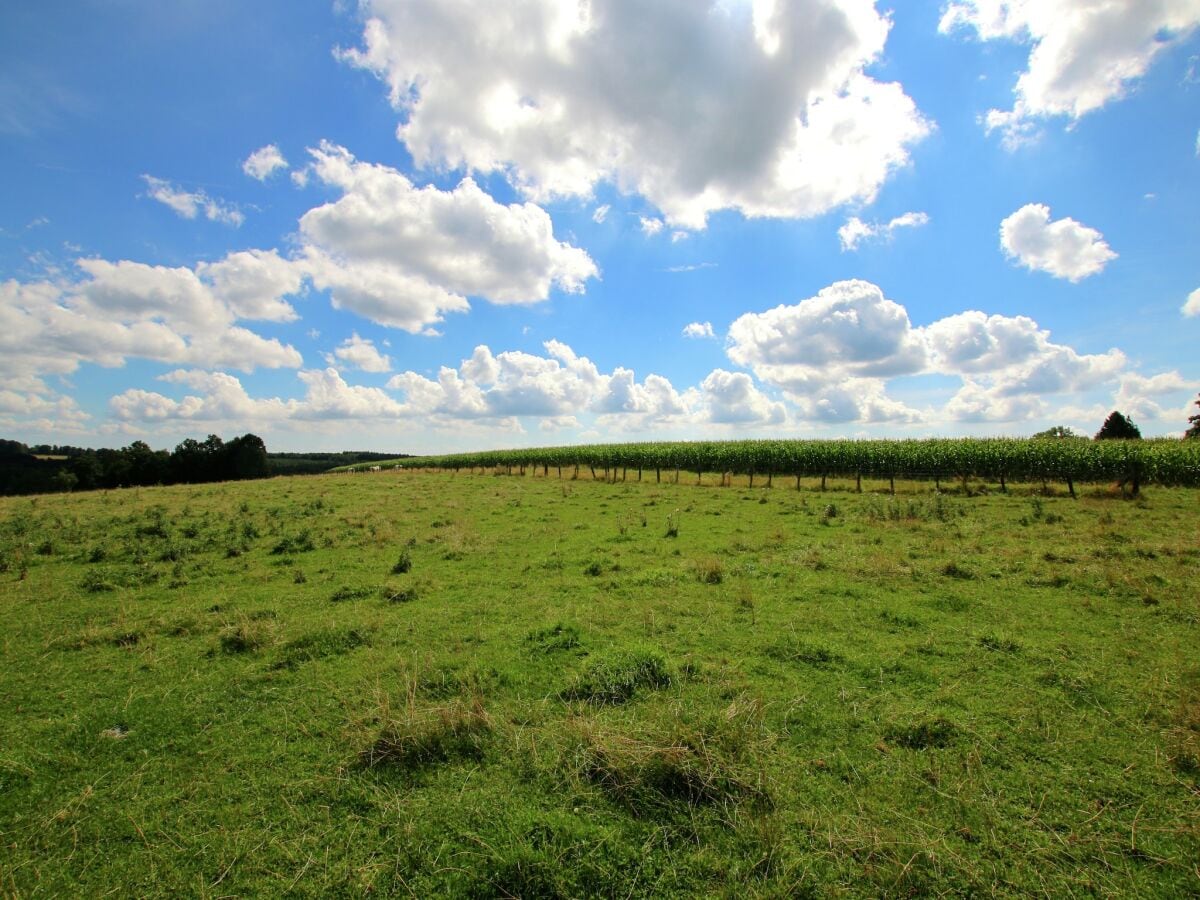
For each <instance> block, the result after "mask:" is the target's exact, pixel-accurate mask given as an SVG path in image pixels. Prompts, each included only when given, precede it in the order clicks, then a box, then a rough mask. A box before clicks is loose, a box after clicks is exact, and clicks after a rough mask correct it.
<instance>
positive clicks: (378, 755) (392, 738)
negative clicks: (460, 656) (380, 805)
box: [359, 697, 494, 772]
mask: <svg viewBox="0 0 1200 900" xmlns="http://www.w3.org/2000/svg"><path fill="white" fill-rule="evenodd" d="M493 728H494V726H493V722H492V717H491V716H489V715H488V713H487V710H485V709H484V708H483V704H482V702H481V701H480V700H479V698H478V697H473V698H471V699H470V700H469V701H454V702H452V703H450V704H449V705H447V706H442V707H438V708H436V709H425V710H419V709H416V708H415V707H413V706H412V705H411V704H410V705H409V706H408V707H407V708H406V709H405V711H404V714H403V715H402V716H400V717H399V718H396V719H392V720H390V721H386V722H385V723H384V724H383V726H382V727H381V728H380V730H379V734H378V736H377V737H376V738H375V741H374V742H373V743H372V744H371V746H370V747H367V748H366V749H365V750H363V751H362V752H361V753H360V754H359V761H360V762H361V763H362V764H363V765H364V766H366V767H368V768H374V767H377V766H388V767H389V768H392V769H396V770H399V771H406V772H415V771H419V770H420V769H423V768H426V767H428V766H433V765H438V764H441V763H447V762H455V761H458V760H464V759H471V760H481V759H483V756H484V753H485V751H486V748H487V744H488V743H489V742H490V740H491V737H492V731H493Z"/></svg>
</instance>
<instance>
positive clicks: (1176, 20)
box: [939, 0, 1200, 147]
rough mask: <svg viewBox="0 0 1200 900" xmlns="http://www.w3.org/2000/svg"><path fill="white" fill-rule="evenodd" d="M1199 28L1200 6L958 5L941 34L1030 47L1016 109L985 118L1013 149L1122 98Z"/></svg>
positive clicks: (1036, 0)
mask: <svg viewBox="0 0 1200 900" xmlns="http://www.w3.org/2000/svg"><path fill="white" fill-rule="evenodd" d="M1197 25H1200V3H1198V2H1197V0H1107V2H1097V0H956V2H952V3H950V4H948V5H947V7H946V9H945V11H944V13H943V15H942V19H941V23H940V25H939V30H940V31H942V32H943V33H949V32H951V31H954V30H955V29H959V28H964V29H971V30H973V31H974V32H975V33H976V34H977V35H978V37H979V38H980V39H981V40H985V41H991V40H1009V41H1019V42H1021V43H1026V44H1028V45H1030V51H1029V60H1028V65H1027V66H1026V68H1025V71H1024V72H1022V73H1021V75H1020V77H1019V78H1018V79H1017V84H1016V89H1015V98H1014V102H1013V107H1012V109H1011V110H999V109H993V110H990V111H989V112H988V113H987V115H986V117H985V122H986V123H987V126H988V129H989V130H991V129H996V128H998V129H1001V130H1002V131H1003V132H1004V135H1005V141H1006V143H1007V144H1008V145H1009V146H1010V147H1015V146H1018V145H1019V144H1021V143H1023V142H1025V141H1027V140H1028V139H1029V138H1030V137H1031V136H1032V135H1033V134H1035V133H1036V127H1037V126H1036V123H1037V121H1038V120H1039V119H1044V118H1046V117H1051V116H1066V117H1069V118H1070V119H1072V120H1077V119H1079V118H1080V117H1082V116H1084V115H1086V114H1088V113H1090V112H1093V111H1094V110H1097V109H1100V108H1101V107H1103V106H1104V105H1105V104H1107V103H1109V102H1111V101H1113V100H1119V99H1120V98H1122V97H1124V96H1125V94H1126V93H1127V92H1128V91H1129V89H1130V86H1131V85H1132V84H1133V83H1134V82H1136V81H1137V80H1138V79H1139V78H1141V77H1142V76H1143V75H1145V73H1146V71H1147V70H1148V69H1149V68H1150V65H1151V64H1152V63H1153V62H1154V58H1155V57H1156V56H1158V54H1160V53H1161V52H1163V50H1165V49H1166V48H1168V47H1170V46H1172V45H1173V44H1175V43H1178V42H1180V41H1182V40H1183V39H1185V38H1186V37H1187V36H1188V35H1189V34H1190V33H1191V32H1192V31H1193V30H1194V29H1195V28H1196V26H1197Z"/></svg>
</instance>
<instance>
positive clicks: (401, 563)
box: [392, 550, 412, 575]
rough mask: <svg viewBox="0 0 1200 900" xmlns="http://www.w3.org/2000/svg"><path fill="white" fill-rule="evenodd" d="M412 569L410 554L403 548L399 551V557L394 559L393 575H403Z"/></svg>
mask: <svg viewBox="0 0 1200 900" xmlns="http://www.w3.org/2000/svg"><path fill="white" fill-rule="evenodd" d="M411 571H412V554H411V553H409V552H408V550H403V551H401V553H400V558H399V559H398V560H396V564H395V565H394V566H392V574H393V575H404V574H405V573H407V572H411Z"/></svg>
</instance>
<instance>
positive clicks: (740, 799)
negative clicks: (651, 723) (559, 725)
mask: <svg viewBox="0 0 1200 900" xmlns="http://www.w3.org/2000/svg"><path fill="white" fill-rule="evenodd" d="M767 743H769V738H768V735H767V733H766V731H765V729H764V728H763V722H762V707H761V705H760V704H759V703H757V702H754V701H748V700H745V699H739V700H735V701H734V702H733V703H732V704H731V705H730V706H729V707H728V708H727V709H726V710H725V711H724V713H723V714H721V715H717V716H709V717H704V718H701V719H700V720H699V721H694V722H693V721H688V719H687V718H685V717H680V718H678V719H676V720H675V721H674V722H672V723H670V724H669V725H668V726H667V727H666V728H664V729H662V730H659V731H656V732H652V733H650V734H646V735H638V736H631V735H627V734H621V733H619V732H614V731H605V730H602V729H601V728H599V727H598V726H596V725H594V724H590V723H589V724H585V725H583V726H581V727H580V728H579V731H578V734H577V739H576V742H575V745H574V747H573V748H572V749H571V750H570V751H569V752H568V754H567V757H566V765H567V768H568V771H569V772H570V773H571V774H573V775H574V776H575V777H577V778H579V779H580V780H582V781H585V782H588V783H590V784H593V785H595V786H597V787H599V788H600V789H601V790H602V791H603V792H604V793H605V794H606V795H607V796H608V797H610V798H611V799H612V800H614V801H615V802H616V803H618V804H619V805H621V806H623V807H625V808H626V809H628V810H629V811H630V812H631V813H633V814H635V815H649V814H653V813H656V812H663V811H668V810H669V808H671V807H675V806H678V805H681V804H682V805H686V806H716V807H722V808H726V809H728V808H731V807H734V806H737V805H739V804H742V803H749V804H750V805H752V806H753V807H755V808H758V809H766V808H770V807H771V806H772V799H771V795H770V793H769V791H768V790H767V786H766V777H765V775H764V773H763V771H762V769H761V766H760V765H759V758H760V754H761V752H762V750H763V748H764V747H765V745H766V744H767Z"/></svg>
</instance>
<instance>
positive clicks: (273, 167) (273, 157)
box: [242, 144, 288, 181]
mask: <svg viewBox="0 0 1200 900" xmlns="http://www.w3.org/2000/svg"><path fill="white" fill-rule="evenodd" d="M287 167H288V161H287V160H286V159H284V158H283V154H282V153H280V152H279V148H278V147H276V146H275V145H274V144H267V145H266V146H265V147H259V148H258V149H257V150H255V151H254V152H253V153H251V154H250V155H249V156H247V157H246V160H245V162H243V163H242V171H243V172H245V173H246V174H247V175H249V176H250V177H251V178H255V179H257V180H259V181H266V180H267V179H268V178H270V177H271V176H272V175H274V174H275V173H276V172H278V171H280V170H281V169H286V168H287Z"/></svg>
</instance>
